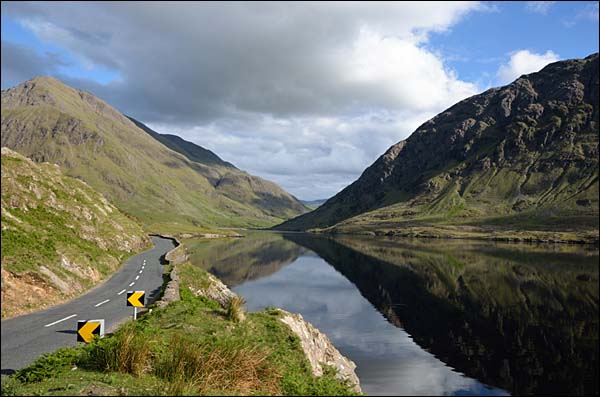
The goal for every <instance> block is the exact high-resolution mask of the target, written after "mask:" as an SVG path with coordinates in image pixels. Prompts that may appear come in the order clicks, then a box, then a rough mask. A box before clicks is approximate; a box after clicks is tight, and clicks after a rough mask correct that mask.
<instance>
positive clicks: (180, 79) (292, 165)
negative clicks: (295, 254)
mask: <svg viewBox="0 0 600 397" xmlns="http://www.w3.org/2000/svg"><path fill="white" fill-rule="evenodd" d="M1 7H2V79H1V80H2V81H1V83H2V84H1V85H2V89H6V88H8V87H11V86H14V85H17V84H19V83H21V82H23V81H25V80H27V79H30V78H32V77H34V76H36V75H42V74H43V75H51V76H54V77H57V78H59V79H61V80H62V81H64V82H65V83H67V84H69V85H71V86H75V87H77V88H82V89H85V90H88V91H90V92H92V93H93V94H95V95H97V96H99V97H100V98H102V99H104V100H106V101H107V102H108V103H110V104H112V105H113V106H115V107H117V108H118V109H119V110H120V111H122V112H124V113H126V114H128V115H131V116H133V117H135V118H137V119H139V120H140V121H142V122H145V123H147V124H149V125H150V126H151V127H153V128H155V129H156V130H157V131H159V132H163V133H172V134H177V135H180V136H182V137H183V138H185V139H188V140H191V141H193V142H195V143H197V144H199V145H202V146H204V147H206V148H208V149H211V150H213V151H214V152H215V153H217V154H218V155H219V156H221V157H222V158H224V159H225V160H227V161H231V162H232V163H234V164H236V165H237V166H238V167H240V168H242V169H245V170H247V171H249V172H251V173H253V174H257V175H260V176H263V177H265V178H267V179H270V180H273V181H275V182H277V183H279V184H280V185H282V187H284V188H285V189H286V190H288V191H290V192H292V193H293V194H295V195H297V196H298V197H300V198H302V199H320V198H325V197H329V196H331V195H333V194H335V193H336V192H337V191H339V190H341V189H342V188H343V187H345V186H346V185H347V184H349V183H351V182H352V181H353V180H354V179H356V178H357V177H358V176H359V175H360V173H361V172H362V170H364V168H365V167H367V166H368V165H370V164H371V163H372V162H373V161H374V160H375V159H376V158H377V157H378V156H379V155H380V154H381V153H383V151H385V150H386V149H387V148H388V147H389V146H390V145H392V144H394V143H396V142H398V141H399V140H401V139H404V138H406V137H407V136H408V135H409V134H410V133H411V132H412V131H414V129H415V128H416V127H418V126H419V125H420V124H421V123H423V122H424V121H426V120H427V119H428V118H430V117H432V116H434V115H435V114H437V113H439V112H440V111H442V110H444V109H445V108H447V107H449V106H451V105H452V104H453V103H455V102H457V101H458V100H460V99H463V98H465V97H468V96H470V95H474V94H476V93H478V92H481V91H483V90H485V89H487V88H489V87H491V86H497V85H502V84H506V83H509V82H510V81H512V80H514V79H515V78H516V77H518V76H519V75H520V74H523V73H531V72H535V71H537V70H539V69H540V68H542V67H543V66H544V65H546V64H547V63H549V62H553V61H556V60H560V59H567V58H580V57H585V56H587V55H589V54H591V53H594V52H598V36H599V32H598V3H597V2H482V3H478V2H443V3H438V4H432V3H429V2H427V3H404V2H400V3H319V4H305V3H292V4H282V3H274V2H267V3H217V4H206V3H201V2H200V3H191V2H186V3H176V4H173V3H168V2H162V3H161V2H151V3H146V4H142V3H137V2H105V3H97V2H31V3H28V2H2V6H1Z"/></svg>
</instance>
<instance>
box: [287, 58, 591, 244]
mask: <svg viewBox="0 0 600 397" xmlns="http://www.w3.org/2000/svg"><path fill="white" fill-rule="evenodd" d="M598 92H599V90H598V54H593V55H590V56H589V57H587V58H585V59H572V60H566V61H560V62H556V63H553V64H550V65H548V66H546V67H545V68H544V69H542V70H541V71H540V72H538V73H532V74H529V75H524V76H521V77H520V78H519V79H517V80H516V81H514V82H513V83H511V84H509V85H507V86H504V87H500V88H492V89H490V90H487V91H485V92H484V93H482V94H480V95H475V96H473V97H470V98H467V99H465V100H463V101H461V102H459V103H457V104H456V105H454V106H452V107H451V108H449V109H447V110H446V111H444V112H442V113H440V114H439V115H437V116H436V117H434V118H433V119H431V120H429V121H427V122H426V123H424V124H423V125H421V126H420V127H419V128H418V129H417V130H416V131H415V132H414V133H413V134H412V135H411V136H410V137H409V138H408V139H406V140H404V141H401V142H399V143H397V144H396V145H394V146H392V147H391V148H389V149H388V150H387V152H386V153H384V154H383V155H382V156H381V157H380V158H379V159H377V161H375V163H373V165H371V166H370V167H369V168H367V169H366V170H365V171H364V172H363V174H362V175H361V176H360V178H359V179H358V180H357V181H355V182H354V183H352V184H351V185H350V186H348V187H347V188H345V189H344V190H343V191H341V192H340V193H338V194H337V195H336V196H334V197H333V198H331V199H329V200H328V201H327V202H326V203H325V204H323V205H322V206H321V207H319V208H317V209H316V210H315V211H313V212H310V213H308V214H305V215H302V216H300V217H298V218H295V219H292V220H290V221H288V222H285V223H283V224H282V225H279V226H278V227H277V228H278V229H282V230H307V229H315V228H318V229H324V228H329V229H328V230H329V231H337V232H342V233H344V232H347V233H375V234H380V233H385V234H425V235H427V234H429V235H435V234H438V235H439V234H440V233H439V230H440V228H441V230H442V232H441V234H442V235H445V234H448V235H453V234H454V235H456V234H462V235H466V236H469V235H477V234H488V235H489V233H490V232H491V231H492V230H504V231H510V230H531V231H549V232H557V231H562V232H573V231H582V230H583V231H585V233H588V232H589V233H591V234H592V235H595V239H596V240H597V236H598ZM436 230H437V232H436ZM576 238H578V237H576ZM592 238H594V237H593V236H592Z"/></svg>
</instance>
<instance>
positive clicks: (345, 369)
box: [279, 309, 362, 393]
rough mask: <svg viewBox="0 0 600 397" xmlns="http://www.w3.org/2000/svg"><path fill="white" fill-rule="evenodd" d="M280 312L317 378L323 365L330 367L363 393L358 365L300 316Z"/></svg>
mask: <svg viewBox="0 0 600 397" xmlns="http://www.w3.org/2000/svg"><path fill="white" fill-rule="evenodd" d="M279 311H280V312H281V313H282V314H283V316H282V318H281V321H282V322H283V323H284V324H286V325H287V326H288V327H290V329H291V330H292V332H293V333H294V334H296V335H297V336H298V337H299V338H300V344H301V346H302V350H304V354H306V358H307V359H308V361H309V362H310V366H311V368H312V371H313V374H314V375H315V376H322V375H323V365H329V366H331V367H333V368H335V369H336V370H337V371H338V374H337V375H336V377H338V378H341V379H344V380H347V381H348V382H349V383H350V384H352V385H354V387H353V389H352V390H354V391H355V392H359V393H361V392H362V390H361V388H360V381H359V379H358V376H356V373H355V372H354V369H355V368H356V364H354V362H353V361H351V360H350V359H348V358H346V357H344V356H343V355H342V354H341V353H340V352H339V351H338V350H337V349H336V348H335V346H333V344H332V343H331V341H330V340H329V338H328V337H327V335H325V334H324V333H322V332H321V331H319V330H318V329H317V328H315V327H314V326H313V325H312V324H310V323H309V322H306V321H305V320H304V318H302V316H301V315H300V314H292V313H289V312H286V311H285V310H281V309H279Z"/></svg>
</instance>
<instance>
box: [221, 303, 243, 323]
mask: <svg viewBox="0 0 600 397" xmlns="http://www.w3.org/2000/svg"><path fill="white" fill-rule="evenodd" d="M245 303H246V301H245V300H244V298H242V297H241V296H234V297H232V298H231V299H229V303H227V314H226V317H227V319H228V320H230V321H233V322H235V323H241V322H242V321H244V320H245V319H246V312H245V311H244V304H245Z"/></svg>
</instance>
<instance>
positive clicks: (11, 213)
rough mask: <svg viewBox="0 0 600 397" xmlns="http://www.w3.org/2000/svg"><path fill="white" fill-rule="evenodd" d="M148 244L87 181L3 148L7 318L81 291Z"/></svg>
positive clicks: (137, 227)
mask: <svg viewBox="0 0 600 397" xmlns="http://www.w3.org/2000/svg"><path fill="white" fill-rule="evenodd" d="M148 245H149V240H148V238H147V237H146V235H145V233H144V231H143V230H142V227H141V226H140V225H139V224H137V223H136V222H135V221H133V220H132V219H130V218H129V217H127V216H126V215H124V214H123V213H121V212H120V211H119V210H118V209H117V208H116V207H115V206H114V205H112V204H111V203H109V202H108V201H107V200H106V198H104V197H103V196H102V195H101V194H99V193H98V192H96V191H95V190H94V189H92V188H91V187H90V186H89V185H87V184H86V183H85V182H82V181H80V180H78V179H75V178H70V177H67V176H65V175H63V174H62V172H61V170H60V168H59V167H58V166H56V165H54V164H48V163H42V164H36V163H34V162H33V161H31V160H30V159H28V158H26V157H24V156H21V155H20V154H18V153H16V152H13V151H11V150H9V149H7V148H5V147H3V148H2V318H5V317H11V316H14V315H18V314H23V313H26V312H29V311H32V310H35V309H39V308H41V307H43V306H47V305H49V304H54V303H58V302H60V301H63V300H66V299H68V298H71V297H73V296H76V295H78V294H80V293H81V292H83V291H85V290H86V289H88V288H90V287H91V286H93V285H95V284H97V283H98V282H100V281H101V280H103V279H104V278H106V276H108V275H110V274H112V272H114V270H116V269H117V268H118V267H119V266H120V264H121V263H122V260H123V258H124V257H126V256H129V255H130V254H131V253H133V252H136V251H140V250H141V249H142V248H144V247H146V246H148Z"/></svg>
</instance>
